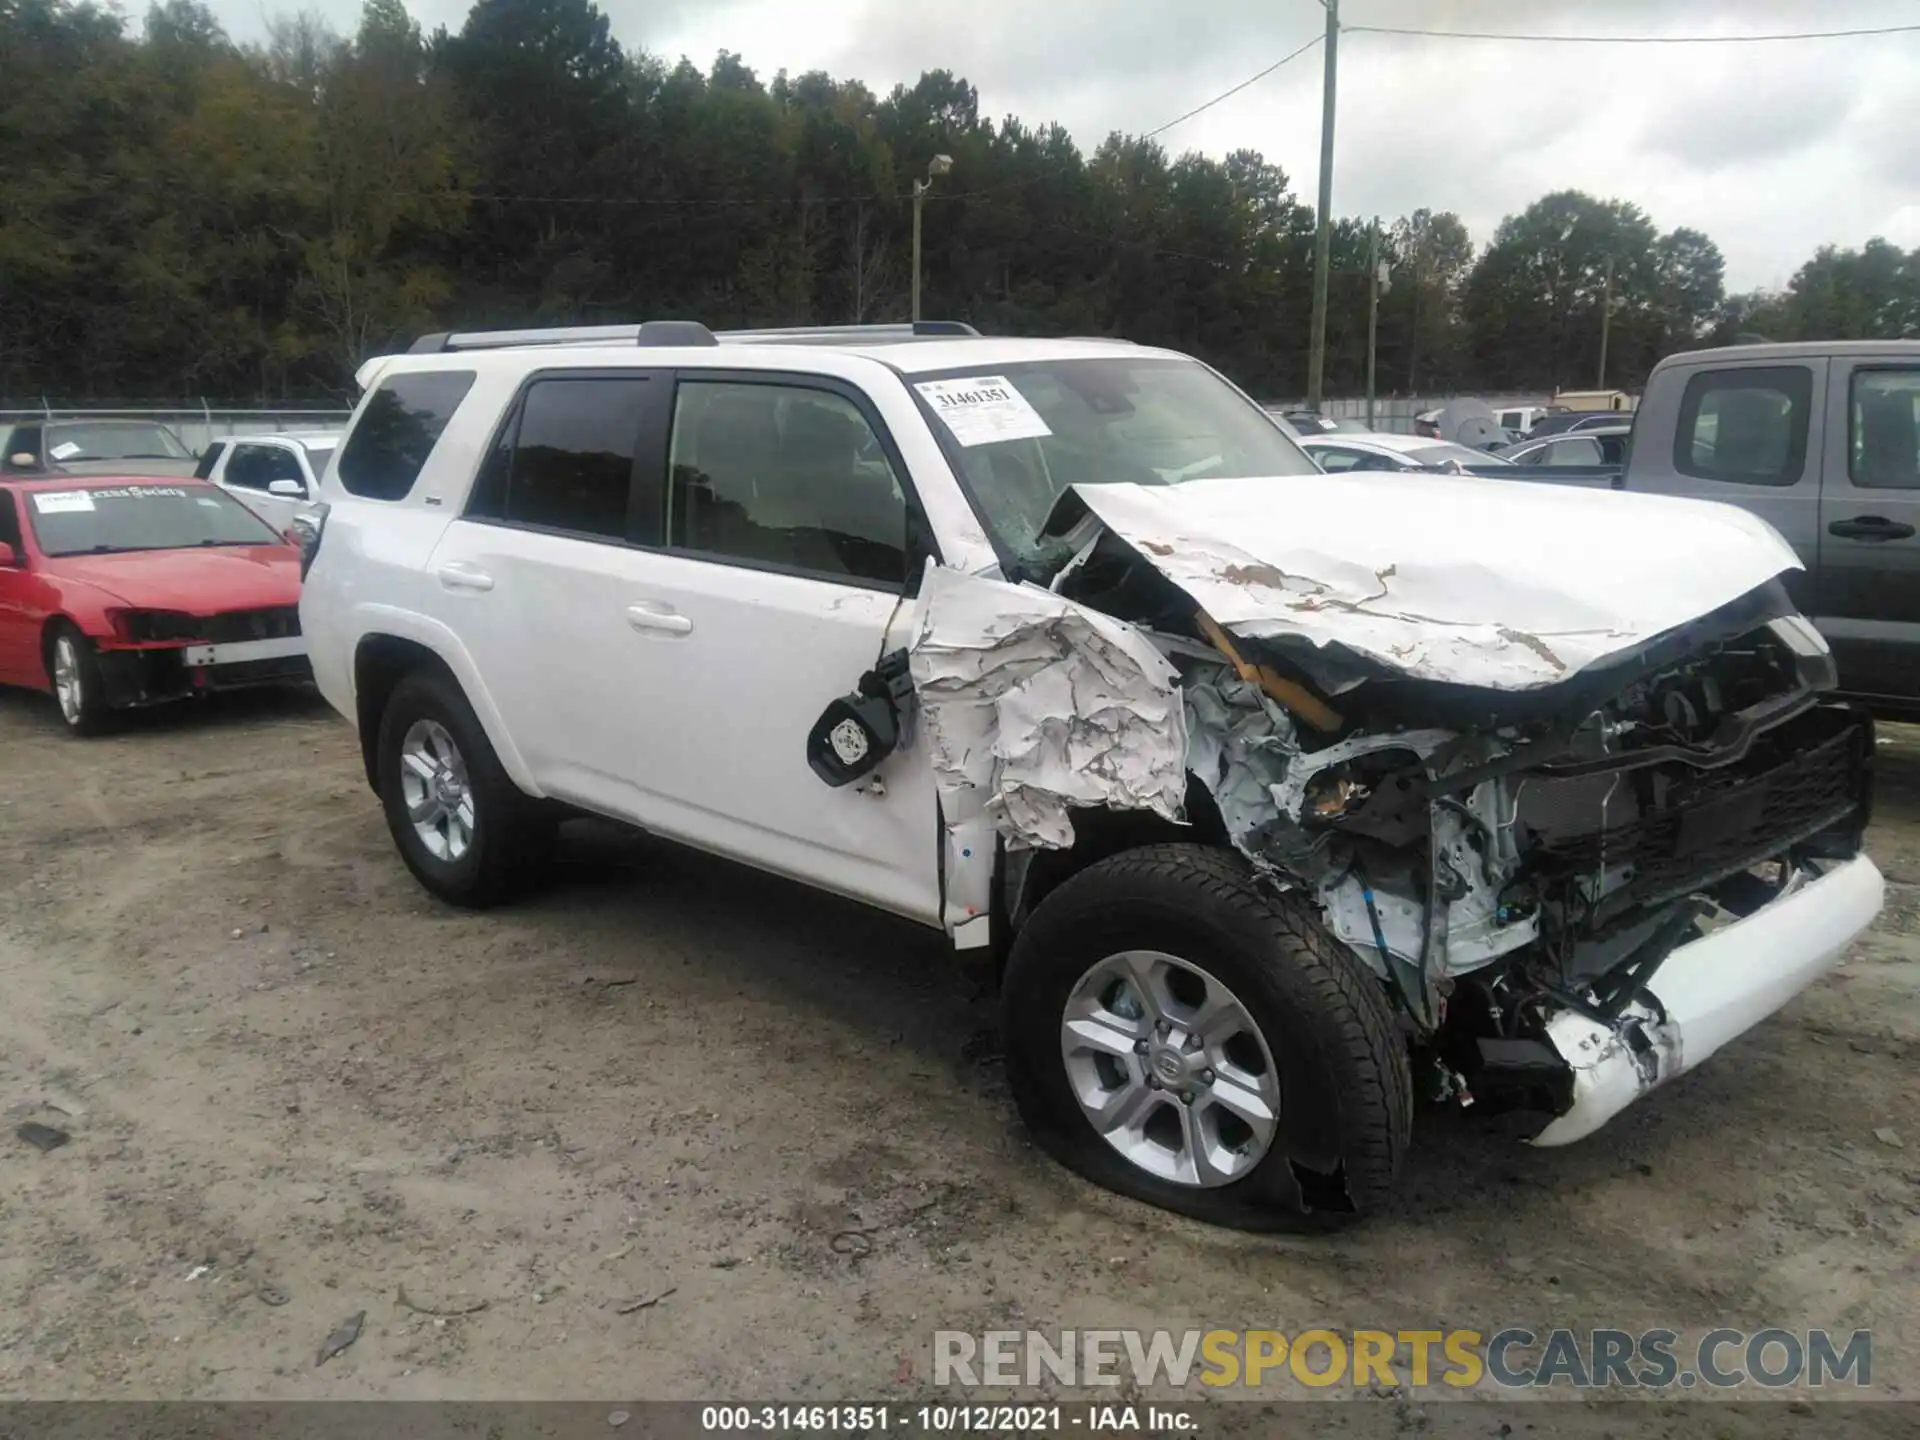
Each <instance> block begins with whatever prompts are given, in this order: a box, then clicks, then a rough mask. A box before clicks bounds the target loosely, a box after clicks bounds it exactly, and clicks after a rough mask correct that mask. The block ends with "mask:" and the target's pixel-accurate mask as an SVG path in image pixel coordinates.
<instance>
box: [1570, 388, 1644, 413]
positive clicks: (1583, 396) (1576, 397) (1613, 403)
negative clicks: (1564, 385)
mask: <svg viewBox="0 0 1920 1440" xmlns="http://www.w3.org/2000/svg"><path fill="white" fill-rule="evenodd" d="M1636 403H1638V402H1636V401H1635V400H1634V398H1633V396H1631V395H1629V394H1628V393H1627V392H1626V391H1624V390H1559V391H1556V392H1555V393H1554V397H1553V407H1554V409H1556V410H1563V411H1570V412H1574V413H1578V414H1591V413H1593V412H1595V411H1602V412H1612V413H1615V414H1627V415H1631V414H1632V413H1633V408H1634V406H1635V404H1636Z"/></svg>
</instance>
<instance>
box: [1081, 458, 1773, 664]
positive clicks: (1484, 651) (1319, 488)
mask: <svg viewBox="0 0 1920 1440" xmlns="http://www.w3.org/2000/svg"><path fill="white" fill-rule="evenodd" d="M1076 492H1077V493H1078V494H1079V496H1080V498H1081V499H1082V500H1084V501H1085V502H1086V504H1087V506H1088V508H1089V509H1090V510H1092V511H1093V513H1094V514H1095V515H1096V516H1097V517H1099V519H1100V521H1101V522H1102V523H1103V524H1104V525H1106V527H1107V528H1108V529H1109V530H1111V531H1113V533H1114V534H1116V535H1118V536H1119V537H1120V538H1121V539H1122V540H1125V541H1126V542H1127V543H1128V544H1129V545H1131V546H1132V547H1133V548H1134V549H1135V550H1137V551H1139V552H1140V553H1141V554H1142V555H1143V556H1144V557H1145V558H1146V559H1147V560H1149V561H1150V562H1151V563H1152V564H1153V565H1154V567H1155V568H1156V569H1158V570H1159V571H1160V572H1161V573H1162V574H1163V575H1165V576H1166V577H1167V579H1169V580H1171V581H1172V582H1173V583H1174V584H1175V585H1178V586H1179V587H1180V588H1181V589H1182V590H1184V591H1185V592H1186V593H1187V594H1188V595H1190V596H1191V597H1192V598H1193V599H1194V601H1195V602H1196V603H1197V604H1199V605H1200V607H1201V608H1202V609H1204V610H1205V611H1206V612H1207V613H1208V614H1210V615H1212V616H1213V618H1214V619H1216V620H1218V621H1219V622H1220V623H1221V624H1222V625H1224V626H1225V627H1226V628H1227V629H1229V630H1231V631H1234V632H1235V633H1237V634H1240V635H1244V636H1249V637H1254V638H1261V637H1282V636H1298V637H1301V638H1304V639H1306V640H1308V641H1310V642H1312V643H1313V644H1314V645H1316V646H1324V645H1332V644H1337V645H1342V646H1345V647H1346V648H1347V649H1349V650H1352V651H1354V652H1356V653H1358V654H1360V655H1364V656H1367V657H1369V658H1371V659H1373V660H1376V661H1379V662H1380V663H1382V664H1385V665H1388V666H1391V667H1392V668H1394V669H1397V670H1399V671H1402V672H1403V673H1405V674H1407V675H1409V676H1412V677H1415V678H1418V679H1426V680H1436V681H1443V682H1447V683H1451V684H1458V685H1474V686H1483V687H1486V688H1490V689H1499V690H1525V689H1533V688H1536V687H1540V686H1545V685H1553V684H1556V683H1558V682H1560V681H1562V680H1565V679H1567V678H1568V677H1569V676H1571V675H1573V674H1574V673H1575V672H1576V671H1579V670H1581V669H1583V668H1584V667H1586V666H1587V665H1590V664H1592V663H1593V662H1594V661H1596V660H1601V659H1604V658H1605V657H1607V656H1609V655H1616V654H1619V653H1621V652H1622V651H1626V650H1631V649H1634V648H1636V647H1638V646H1640V645H1642V644H1644V643H1646V642H1647V641H1649V640H1651V639H1652V638H1653V637H1655V636H1656V635H1659V634H1661V633H1663V632H1665V631H1667V630H1671V629H1673V628H1674V627H1675V626H1677V625H1682V624H1685V623H1686V622H1687V621H1689V620H1693V619H1697V618H1698V617H1699V616H1701V615H1705V614H1707V613H1709V612H1710V611H1713V610H1716V609H1718V608H1719V607H1720V606H1722V605H1725V604H1727V603H1728V602H1730V601H1732V600H1736V599H1738V598H1739V597H1740V596H1742V595H1744V594H1746V593H1747V592H1748V591H1750V590H1752V589H1754V588H1755V587H1756V586H1759V585H1763V584H1765V583H1766V582H1767V581H1768V580H1771V579H1772V578H1773V577H1774V576H1776V575H1778V574H1780V573H1781V572H1782V571H1786V570H1794V569H1798V568H1800V562H1799V560H1798V559H1797V558H1796V557H1795V555H1794V553H1793V550H1792V549H1791V547H1789V546H1788V545H1787V543H1786V542H1785V541H1784V540H1782V539H1781V538H1780V536H1779V534H1778V532H1776V531H1775V530H1774V529H1773V528H1772V527H1771V526H1769V525H1767V524H1766V523H1765V522H1764V521H1762V520H1760V519H1759V518H1758V517H1756V516H1754V515H1750V514H1748V513H1747V512H1746V511H1744V510H1740V509H1736V508H1735V507H1733V506H1731V505H1719V504H1714V503H1711V502H1708V501H1699V500H1684V499H1679V498H1675V497H1671V496H1657V495H1632V494H1623V493H1619V492H1614V491H1606V492H1596V491H1590V490H1578V489H1563V488H1561V487H1558V486H1553V485H1538V484H1531V483H1527V482H1524V481H1510V480H1487V479H1477V478H1474V477H1470V476H1458V477H1456V476H1445V475H1425V474H1421V475H1392V474H1384V473H1381V474H1350V475H1341V476H1322V475H1314V476H1282V477H1273V478H1258V479H1245V480H1193V481H1188V482H1186V483H1184V484H1180V485H1169V486H1142V485H1133V484H1115V485H1082V486H1078V487H1076Z"/></svg>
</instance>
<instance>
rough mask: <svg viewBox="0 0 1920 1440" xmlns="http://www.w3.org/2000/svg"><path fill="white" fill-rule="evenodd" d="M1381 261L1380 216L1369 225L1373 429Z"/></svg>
mask: <svg viewBox="0 0 1920 1440" xmlns="http://www.w3.org/2000/svg"><path fill="white" fill-rule="evenodd" d="M1386 268H1387V267H1386V266H1385V265H1383V264H1381V263H1380V217H1379V216H1377V215H1376V216H1374V219H1373V223H1372V224H1371V225H1369V226H1368V227H1367V429H1369V430H1371V429H1373V362H1374V359H1375V357H1376V356H1377V355H1378V354H1379V335H1380V291H1381V290H1382V289H1383V288H1384V287H1385V284H1386V277H1385V275H1384V274H1383V273H1382V272H1384V271H1385V270H1386Z"/></svg>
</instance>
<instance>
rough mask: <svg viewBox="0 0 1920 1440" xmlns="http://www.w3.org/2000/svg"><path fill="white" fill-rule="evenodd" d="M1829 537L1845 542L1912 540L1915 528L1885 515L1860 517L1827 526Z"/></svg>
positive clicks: (1837, 521)
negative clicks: (1838, 538) (1835, 537)
mask: <svg viewBox="0 0 1920 1440" xmlns="http://www.w3.org/2000/svg"><path fill="white" fill-rule="evenodd" d="M1827 533H1828V534H1829V535H1838V536H1839V537H1840V538H1841V539H1843V540H1911V539H1912V538H1913V526H1911V525H1907V524H1903V523H1902V522H1900V521H1898V520H1889V519H1887V518H1886V516H1884V515H1860V516H1856V517H1855V518H1854V519H1852V520H1836V521H1834V522H1833V523H1832V524H1831V525H1829V526H1827Z"/></svg>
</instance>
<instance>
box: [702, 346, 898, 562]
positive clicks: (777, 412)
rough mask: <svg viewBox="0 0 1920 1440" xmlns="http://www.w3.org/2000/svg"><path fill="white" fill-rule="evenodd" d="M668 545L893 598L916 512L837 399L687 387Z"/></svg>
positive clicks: (731, 386)
mask: <svg viewBox="0 0 1920 1440" xmlns="http://www.w3.org/2000/svg"><path fill="white" fill-rule="evenodd" d="M669 462H670V467H671V478H670V480H669V482H668V499H667V543H668V544H670V545H672V546H675V547H677V548H681V549H686V550H696V551H700V552H702V553H704V554H708V555H713V556H717V557H721V558H725V559H731V560H743V561H747V562H750V563H754V564H759V565H768V566H775V567H779V568H781V569H791V570H802V571H807V572H809V573H812V574H816V575H823V576H831V577H836V578H845V579H848V580H852V581H856V582H862V583H873V584H878V585H885V586H889V587H895V586H900V585H903V584H905V582H906V579H907V503H906V494H905V491H904V489H903V488H902V486H901V484H900V480H899V477H898V476H896V475H895V474H894V471H893V466H892V465H891V464H890V463H889V462H888V460H887V456H886V451H885V450H884V449H883V448H882V447H881V445H880V443H879V439H878V437H877V436H876V435H875V434H874V432H873V427H872V426H870V425H869V424H868V423H867V420H866V417H865V416H864V415H862V414H861V413H860V410H859V408H858V407H857V406H855V405H854V404H853V402H851V401H850V400H848V399H846V398H845V397H844V396H841V395H837V394H834V393H833V392H832V391H829V390H813V389H808V388H805V387H802V386H798V385H781V384H768V385H753V384H739V383H733V382H723V381H705V380H689V381H684V382H682V383H681V385H680V387H679V392H678V394H677V395H676V397H675V403H674V412H673V438H672V445H671V449H670V451H669Z"/></svg>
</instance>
